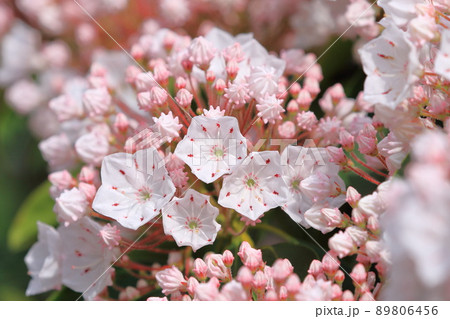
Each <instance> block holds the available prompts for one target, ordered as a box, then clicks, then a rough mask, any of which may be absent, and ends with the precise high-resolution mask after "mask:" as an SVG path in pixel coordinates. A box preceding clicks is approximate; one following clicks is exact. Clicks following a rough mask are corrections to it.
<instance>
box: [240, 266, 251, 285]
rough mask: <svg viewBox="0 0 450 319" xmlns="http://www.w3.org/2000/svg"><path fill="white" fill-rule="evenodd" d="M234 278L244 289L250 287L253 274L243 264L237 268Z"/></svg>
mask: <svg viewBox="0 0 450 319" xmlns="http://www.w3.org/2000/svg"><path fill="white" fill-rule="evenodd" d="M236 279H237V280H238V281H239V282H240V283H241V285H242V287H244V288H245V289H250V288H251V286H252V283H253V274H252V272H251V270H250V269H248V268H247V267H245V266H243V267H241V268H239V270H238V273H237V276H236Z"/></svg>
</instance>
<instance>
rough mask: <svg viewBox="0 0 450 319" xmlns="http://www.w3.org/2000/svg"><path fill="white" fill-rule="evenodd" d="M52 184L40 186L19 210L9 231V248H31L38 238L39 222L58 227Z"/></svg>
mask: <svg viewBox="0 0 450 319" xmlns="http://www.w3.org/2000/svg"><path fill="white" fill-rule="evenodd" d="M49 188H50V182H48V181H46V182H44V183H42V184H41V185H40V186H38V187H37V188H36V189H35V190H34V191H33V192H32V193H31V194H30V195H29V196H28V198H27V199H26V200H25V202H24V203H23V204H22V206H21V207H20V208H19V210H18V212H17V214H16V216H15V218H14V220H13V222H12V225H11V227H10V228H9V231H8V247H9V249H11V250H12V251H22V250H25V249H27V248H28V247H30V245H31V244H32V243H33V242H34V241H35V240H36V237H37V226H36V223H37V221H41V222H43V223H46V224H49V225H56V215H55V213H54V212H53V205H54V201H53V199H52V198H51V197H50V194H49Z"/></svg>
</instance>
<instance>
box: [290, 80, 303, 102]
mask: <svg viewBox="0 0 450 319" xmlns="http://www.w3.org/2000/svg"><path fill="white" fill-rule="evenodd" d="M301 89H302V87H301V86H300V84H299V83H298V82H294V83H293V84H292V85H291V87H290V89H289V93H290V94H291V95H292V98H293V99H296V98H297V97H298V94H299V93H300V90H301Z"/></svg>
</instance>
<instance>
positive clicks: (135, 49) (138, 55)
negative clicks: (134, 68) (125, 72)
mask: <svg viewBox="0 0 450 319" xmlns="http://www.w3.org/2000/svg"><path fill="white" fill-rule="evenodd" d="M130 53H131V56H132V57H133V58H134V59H135V60H138V61H139V60H142V59H143V58H144V55H145V51H144V48H142V46H141V45H140V44H139V43H135V44H133V45H132V46H131V51H130Z"/></svg>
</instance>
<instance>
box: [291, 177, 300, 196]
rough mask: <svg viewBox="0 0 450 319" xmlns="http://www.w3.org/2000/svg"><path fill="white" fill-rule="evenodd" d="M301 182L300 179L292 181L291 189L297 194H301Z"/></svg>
mask: <svg viewBox="0 0 450 319" xmlns="http://www.w3.org/2000/svg"><path fill="white" fill-rule="evenodd" d="M300 182H301V180H300V179H293V180H292V181H291V188H292V190H294V191H295V192H297V193H298V192H300Z"/></svg>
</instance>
